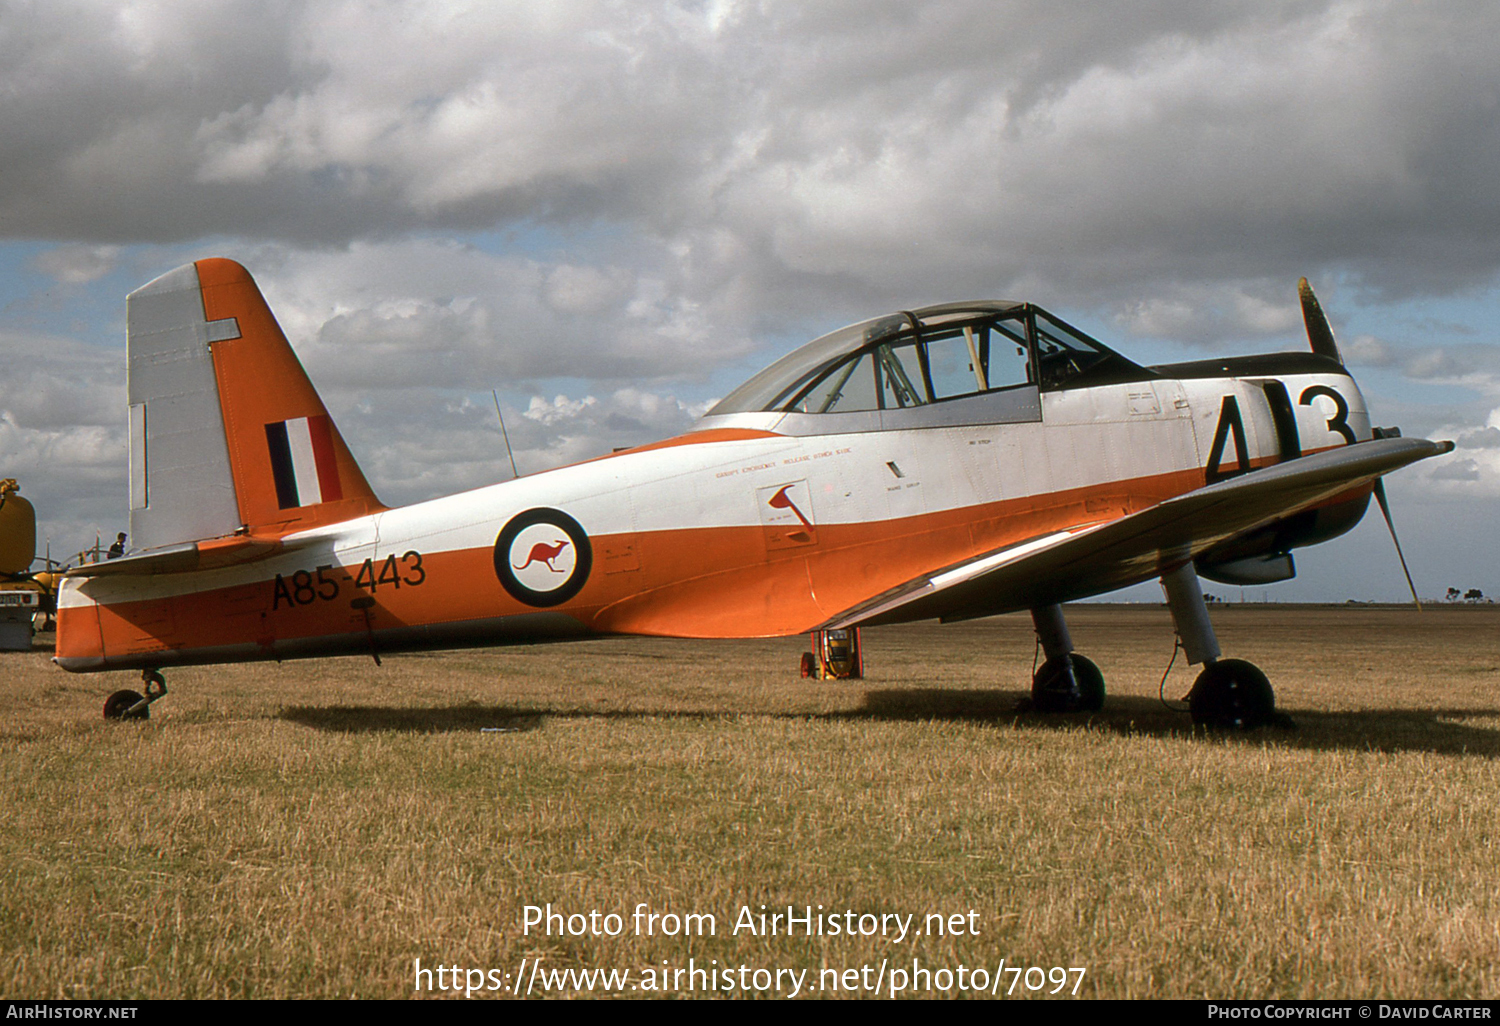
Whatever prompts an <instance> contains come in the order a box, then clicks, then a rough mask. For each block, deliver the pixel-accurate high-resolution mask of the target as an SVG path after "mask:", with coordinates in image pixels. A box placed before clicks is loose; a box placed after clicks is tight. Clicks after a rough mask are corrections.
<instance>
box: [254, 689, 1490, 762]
mask: <svg viewBox="0 0 1500 1026" xmlns="http://www.w3.org/2000/svg"><path fill="white" fill-rule="evenodd" d="M1026 697H1027V696H1025V695H1024V694H1023V693H1020V692H1014V691H974V690H963V689H956V688H955V689H945V688H906V689H892V690H871V691H868V692H866V693H865V702H864V706H863V707H862V708H858V709H849V710H842V711H838V712H829V713H812V714H809V713H797V712H766V713H760V712H713V711H707V710H682V709H640V708H635V709H556V710H546V709H543V710H537V709H516V708H512V707H507V706H491V705H472V704H471V705H459V706H441V707H434V708H411V707H404V708H403V707H394V706H294V707H291V708H287V709H284V710H283V711H282V712H281V714H280V718H281V719H283V720H287V721H289V722H292V723H297V724H301V725H302V726H305V727H311V728H313V729H315V730H322V731H330V732H336V733H350V734H360V733H374V732H379V731H399V732H406V733H415V734H441V733H451V732H465V731H469V732H477V731H484V730H491V731H496V732H507V733H521V732H526V731H532V730H538V729H540V728H541V727H543V726H544V725H545V723H546V721H547V720H551V719H562V720H567V719H621V720H635V719H662V720H673V719H679V720H726V719H738V718H740V717H741V716H770V717H773V718H778V719H795V720H825V721H859V720H873V721H893V722H897V721H907V722H920V721H923V720H941V721H946V722H972V723H978V724H986V725H990V726H993V727H997V728H999V727H1005V728H1023V729H1042V730H1063V731H1066V730H1100V731H1109V732H1111V733H1115V734H1119V735H1121V736H1127V735H1144V736H1148V737H1167V736H1183V735H1188V734H1192V733H1194V732H1195V731H1196V730H1197V728H1194V727H1193V725H1192V722H1191V720H1190V719H1189V718H1188V715H1187V713H1186V712H1179V711H1177V710H1176V708H1175V706H1176V705H1180V703H1174V708H1168V707H1166V706H1164V705H1163V704H1162V703H1161V702H1160V701H1158V700H1157V699H1153V698H1139V697H1131V696H1115V697H1112V698H1111V699H1110V703H1109V706H1108V707H1106V708H1105V709H1104V710H1103V711H1102V712H1096V713H1074V714H1070V715H1065V716H1058V715H1056V714H1051V715H1047V716H1041V715H1036V714H1033V713H1030V712H1028V711H1027V710H1026V708H1025V704H1026ZM1290 716H1291V719H1292V721H1293V722H1294V723H1295V724H1296V729H1279V728H1274V727H1271V728H1262V729H1259V730H1251V731H1243V732H1235V731H1211V732H1200V733H1202V736H1204V737H1213V738H1216V739H1221V740H1223V741H1226V742H1230V743H1236V744H1249V745H1261V744H1263V743H1267V742H1269V743H1273V744H1276V745H1278V746H1282V747H1287V748H1303V749H1311V750H1318V751H1347V750H1357V751H1379V752H1428V753H1431V754H1434V755H1473V756H1481V757H1485V758H1494V757H1496V756H1500V722H1497V721H1500V709H1437V708H1429V709H1376V710H1358V711H1350V712H1311V711H1306V710H1300V711H1298V710H1293V711H1292V712H1291V714H1290ZM1474 720H1484V721H1488V722H1495V723H1496V726H1495V727H1494V728H1490V727H1479V726H1473V725H1472V723H1471V722H1463V721H1474Z"/></svg>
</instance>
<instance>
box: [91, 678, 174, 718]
mask: <svg viewBox="0 0 1500 1026" xmlns="http://www.w3.org/2000/svg"><path fill="white" fill-rule="evenodd" d="M141 683H142V684H143V685H144V686H145V689H146V693H145V694H144V695H142V694H141V693H140V692H138V691H116V692H115V693H114V694H112V695H110V696H109V697H108V698H107V699H105V700H104V718H105V719H106V720H149V719H150V718H151V703H152V702H154V701H156V700H157V699H158V698H161V697H162V696H163V695H165V694H166V693H167V682H166V680H165V679H164V678H163V677H162V675H161V674H160V673H158V672H157V671H155V670H142V671H141Z"/></svg>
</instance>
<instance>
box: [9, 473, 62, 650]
mask: <svg viewBox="0 0 1500 1026" xmlns="http://www.w3.org/2000/svg"><path fill="white" fill-rule="evenodd" d="M35 561H36V510H34V509H33V508H32V506H31V503H29V502H27V501H26V500H25V499H23V498H22V497H21V496H20V495H19V494H18V491H17V486H16V482H15V479H14V478H6V479H4V480H3V481H0V651H5V652H24V651H27V650H29V649H30V648H31V636H32V631H33V622H34V621H35V619H36V617H37V616H38V614H44V615H46V616H51V615H52V612H53V604H52V598H53V580H52V574H51V573H48V572H46V571H43V572H42V573H37V574H33V573H31V572H30V571H31V564H32V563H34V562H35Z"/></svg>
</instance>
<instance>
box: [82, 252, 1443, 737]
mask: <svg viewBox="0 0 1500 1026" xmlns="http://www.w3.org/2000/svg"><path fill="white" fill-rule="evenodd" d="M1299 287H1300V290H1301V297H1302V305H1303V312H1304V316H1305V317H1306V320H1307V324H1308V334H1309V337H1310V339H1311V342H1312V348H1311V351H1307V352H1297V353H1282V354H1274V355H1262V356H1249V357H1240V358H1231V359H1216V360H1207V361H1200V362H1196V363H1181V364H1172V365H1167V366H1155V367H1143V366H1140V365H1138V364H1136V363H1133V362H1132V361H1130V360H1129V359H1127V358H1125V357H1124V356H1122V355H1120V354H1119V353H1116V352H1115V351H1113V350H1112V349H1110V348H1108V347H1106V346H1105V345H1103V344H1102V343H1100V342H1098V341H1096V340H1094V339H1092V338H1090V337H1089V336H1087V335H1085V334H1084V333H1083V332H1081V331H1079V330H1077V329H1075V328H1073V327H1071V326H1069V325H1068V324H1066V323H1065V322H1063V321H1062V320H1060V319H1059V318H1057V317H1055V316H1053V315H1051V314H1049V313H1047V312H1046V311H1045V310H1042V309H1041V308H1040V307H1037V306H1035V305H1033V304H1030V303H1024V302H994V301H991V302H967V303H950V304H946V305H942V306H931V307H925V308H922V309H918V310H912V311H903V312H901V313H897V314H893V315H890V316H886V317H879V318H875V319H872V320H868V321H863V322H861V323H858V324H854V325H851V326H849V327H847V328H843V329H840V330H839V331H835V332H833V333H831V334H829V335H825V336H823V337H822V338H819V339H816V340H815V341H813V342H811V343H809V344H807V345H806V346H804V347H802V348H801V349H798V350H797V351H795V352H793V353H791V354H790V355H788V356H786V357H784V358H782V359H781V360H778V361H777V362H776V363H774V364H772V365H771V366H770V367H768V368H767V369H766V370H764V371H763V372H761V373H760V374H758V375H756V376H755V377H753V378H751V379H750V380H749V381H747V382H746V383H745V384H744V385H742V386H741V387H740V388H738V389H736V390H735V391H734V392H732V393H731V394H730V395H729V396H728V397H727V398H725V399H724V400H723V401H721V402H720V403H719V404H718V405H717V406H715V407H714V408H713V409H712V410H710V411H709V412H708V414H707V415H706V416H705V417H704V418H703V419H702V420H701V421H700V422H699V423H698V424H697V425H696V427H695V428H694V429H693V430H692V431H690V432H688V433H687V434H685V435H682V436H680V437H677V438H672V439H668V440H667V441H663V442H658V443H655V444H653V445H645V446H640V447H638V448H634V449H628V450H625V451H622V452H617V453H614V454H613V455H610V456H607V457H604V458H602V459H598V460H592V461H589V462H585V463H580V464H577V465H575V466H568V467H562V468H559V469H556V470H551V471H547V472H545V473H540V474H533V475H531V476H528V477H523V478H518V479H516V480H512V481H507V482H504V483H502V484H496V485H491V486H489V487H486V488H480V489H477V490H475V491H470V492H464V493H461V494H458V495H452V496H448V497H446V498H437V499H431V500H428V501H425V502H419V503H415V504H413V505H409V506H403V507H399V508H389V507H387V506H385V505H384V504H383V503H381V502H380V501H379V500H378V499H377V498H376V496H375V494H374V492H373V491H372V490H371V488H370V486H369V484H368V482H367V481H366V479H365V476H364V474H363V473H362V471H361V470H360V468H359V465H358V464H357V463H356V461H355V459H354V457H353V456H352V455H351V453H350V450H349V448H348V446H347V445H346V444H345V442H344V438H343V436H342V435H341V434H340V432H339V430H338V428H337V426H335V424H334V423H333V420H332V419H331V418H330V417H329V415H328V411H327V409H326V408H325V407H324V405H323V402H322V400H321V399H320V398H319V397H318V394H317V392H316V390H315V389H314V388H313V386H312V384H311V382H310V381H309V380H308V378H307V375H306V374H305V372H304V371H303V369H302V366H301V365H300V363H299V362H298V360H297V358H296V356H295V355H294V354H293V352H292V349H291V346H290V345H289V344H288V343H287V340H286V338H285V337H284V336H283V334H282V332H281V329H280V327H279V326H278V325H277V323H276V320H275V318H274V317H273V316H272V314H271V312H270V310H269V309H268V307H267V306H266V303H265V300H264V299H263V298H262V296H261V293H260V291H259V289H258V288H257V287H256V285H255V282H254V281H253V280H252V279H251V277H250V275H249V274H248V273H247V272H246V271H245V269H244V268H243V267H241V266H240V265H239V264H236V263H234V262H233V261H230V260H223V259H208V260H200V261H197V262H196V263H192V264H188V265H186V266H183V267H180V268H178V269H176V270H174V271H171V272H169V273H167V274H165V275H163V276H161V277H160V278H157V279H156V280H155V281H152V282H150V283H149V284H147V285H145V286H143V287H141V288H140V289H137V290H136V291H135V292H133V293H131V295H130V296H129V298H128V300H127V321H128V345H127V361H128V364H129V376H128V381H129V387H128V393H129V399H128V402H129V424H130V538H131V541H132V544H133V545H134V549H133V550H132V552H131V553H130V554H128V555H127V556H125V557H124V558H121V559H116V560H112V561H109V562H107V563H99V564H94V565H89V566H84V567H80V568H77V569H75V570H72V571H70V573H69V577H68V579H67V580H66V582H65V583H64V585H63V587H62V588H61V590H60V592H59V596H58V638H57V655H56V661H57V662H58V664H59V665H61V666H62V667H64V668H65V669H68V670H73V671H97V670H116V669H125V668H133V669H139V670H141V671H142V674H143V677H144V678H145V680H146V685H147V686H146V694H145V695H139V694H137V693H135V692H121V693H119V694H117V695H115V696H113V697H112V699H111V704H110V706H109V709H110V710H111V713H112V714H113V715H126V716H140V715H145V714H146V712H147V711H148V709H149V706H150V704H151V703H152V702H153V701H155V700H156V699H157V698H159V697H160V696H161V694H163V693H164V692H165V685H164V683H163V680H162V676H161V673H160V671H161V670H162V669H163V668H165V667H170V666H179V665H187V664H201V663H218V662H231V661H245V660H259V659H277V660H280V659H295V658H302V657H311V656H326V655H338V654H374V655H377V656H378V655H379V654H380V653H385V652H397V651H410V650H417V649H434V648H447V647H460V646H474V645H503V644H513V643H530V642H539V641H549V640H560V639H568V638H580V637H591V636H608V635H630V634H636V635H656V636H666V637H683V638H734V637H769V636H780V635H792V634H801V633H806V632H816V631H823V630H844V629H849V628H856V627H861V626H868V625H875V624H885V623H894V622H899V621H908V620H917V619H925V618H930V617H939V618H942V619H944V620H960V619H967V618H972V617H980V616H990V615H994V614H998V613H1005V612H1010V611H1015V610H1029V611H1030V612H1031V614H1032V617H1033V620H1034V622H1035V625H1036V629H1037V633H1038V637H1039V640H1040V643H1041V645H1042V648H1043V651H1044V652H1045V655H1046V659H1045V661H1044V663H1043V665H1042V666H1041V668H1040V669H1039V670H1037V672H1036V673H1035V674H1034V676H1033V680H1032V700H1033V704H1034V707H1035V708H1036V709H1037V710H1039V711H1043V712H1047V711H1069V710H1077V709H1092V708H1097V707H1098V706H1099V704H1100V703H1101V702H1102V701H1103V700H1104V679H1103V674H1102V673H1101V672H1100V671H1099V669H1098V667H1097V666H1095V665H1094V664H1093V663H1092V662H1091V661H1090V660H1088V659H1086V658H1084V657H1083V656H1082V655H1079V654H1077V653H1076V652H1074V651H1073V645H1072V642H1071V639H1070V637H1069V635H1068V630H1067V624H1066V622H1065V620H1064V617H1063V613H1062V604H1063V603H1065V602H1068V601H1071V600H1075V599H1080V598H1084V597H1087V596H1091V595H1098V594H1101V593H1104V592H1108V591H1112V590H1114V589H1117V588H1121V587H1124V586H1127V585H1130V584H1135V583H1138V582H1140V581H1145V580H1149V579H1152V578H1160V579H1161V580H1162V582H1163V584H1164V585H1165V587H1166V591H1167V594H1168V598H1169V605H1170V606H1171V609H1172V613H1173V616H1174V618H1175V620H1176V624H1177V628H1178V632H1179V634H1180V635H1181V637H1182V640H1183V643H1184V647H1185V649H1186V652H1187V655H1188V657H1189V659H1190V661H1191V662H1193V663H1194V664H1200V663H1201V664H1205V669H1204V671H1203V672H1202V674H1201V675H1200V676H1199V678H1198V680H1197V682H1196V683H1195V684H1194V687H1193V691H1192V694H1191V696H1190V701H1191V705H1192V709H1193V713H1194V716H1195V717H1196V718H1198V719H1199V720H1200V721H1203V722H1209V723H1216V724H1223V725H1237V726H1250V725H1255V724H1258V723H1262V722H1266V721H1267V720H1269V719H1271V718H1272V717H1273V716H1274V715H1275V713H1274V708H1273V701H1274V700H1273V697H1272V693H1271V688H1270V685H1269V683H1268V682H1267V681H1266V679H1265V677H1264V675H1262V674H1261V673H1260V671H1258V670H1256V669H1255V667H1254V666H1252V665H1251V664H1249V663H1246V662H1243V661H1241V660H1236V659H1228V660H1225V659H1221V658H1220V657H1219V656H1220V653H1219V647H1218V644H1217V641H1216V640H1215V637H1214V634H1213V629H1212V627H1211V625H1210V623H1209V619H1208V616H1207V614H1206V611H1205V609H1204V606H1203V596H1202V591H1201V589H1200V587H1199V584H1198V575H1199V574H1202V575H1204V576H1206V577H1209V578H1211V579H1213V580H1217V581H1224V582H1230V583H1235V582H1238V583H1257V584H1259V583H1267V582H1271V581H1276V580H1283V579H1285V578H1287V577H1290V576H1292V574H1293V573H1294V572H1295V567H1294V563H1293V557H1292V552H1293V550H1294V549H1296V548H1298V547H1301V546H1305V545H1310V544H1313V543H1316V542H1320V541H1324V540H1326V539H1329V538H1332V537H1335V536H1336V535H1339V534H1342V533H1343V532H1345V531H1347V530H1348V529H1349V528H1350V527H1352V526H1353V525H1354V524H1355V523H1356V522H1357V521H1358V520H1359V519H1360V518H1361V516H1363V514H1364V512H1365V509H1366V507H1367V505H1368V502H1369V498H1370V496H1371V494H1372V493H1373V494H1376V495H1377V497H1378V498H1379V499H1380V500H1381V502H1382V506H1384V494H1383V492H1381V491H1380V478H1381V475H1383V474H1386V473H1388V472H1390V471H1393V470H1396V469H1398V468H1400V467H1402V466H1405V465H1407V464H1409V463H1412V462H1415V461H1417V460H1420V459H1423V458H1426V457H1429V456H1433V455H1436V454H1438V453H1441V452H1447V451H1449V450H1450V449H1451V448H1452V445H1451V443H1447V442H1429V441H1426V440H1423V439H1411V438H1401V437H1399V432H1396V431H1394V430H1385V431H1382V430H1380V429H1377V428H1372V427H1371V424H1370V418H1369V414H1368V412H1367V410H1366V407H1365V401H1364V397H1363V396H1362V395H1361V394H1360V391H1359V389H1358V388H1357V387H1356V385H1355V383H1354V380H1353V378H1352V377H1351V376H1350V375H1349V372H1348V371H1347V370H1346V369H1345V367H1344V366H1343V363H1342V360H1341V359H1340V357H1339V353H1338V349H1337V347H1336V345H1335V344H1334V341H1333V334H1332V332H1331V330H1329V328H1328V325H1327V321H1326V319H1325V318H1324V317H1323V314H1322V311H1321V309H1320V308H1319V307H1318V305H1317V300H1316V299H1315V298H1314V297H1313V296H1312V291H1311V289H1310V288H1308V287H1307V285H1306V281H1305V280H1304V281H1303V282H1302V283H1301V284H1300V286H1299Z"/></svg>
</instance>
